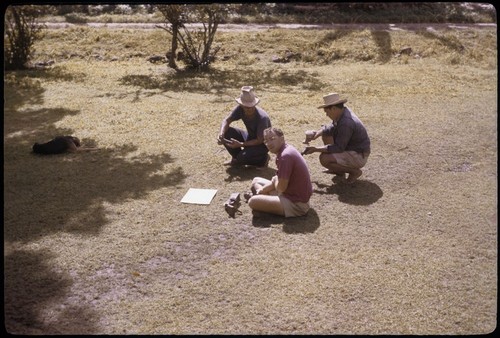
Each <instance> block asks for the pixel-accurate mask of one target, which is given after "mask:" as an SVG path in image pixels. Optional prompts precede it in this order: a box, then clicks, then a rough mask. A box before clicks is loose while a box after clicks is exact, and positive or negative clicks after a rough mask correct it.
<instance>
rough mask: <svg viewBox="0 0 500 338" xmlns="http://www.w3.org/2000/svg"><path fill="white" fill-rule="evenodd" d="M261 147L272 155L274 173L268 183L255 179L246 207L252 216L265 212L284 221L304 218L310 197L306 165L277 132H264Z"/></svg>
mask: <svg viewBox="0 0 500 338" xmlns="http://www.w3.org/2000/svg"><path fill="white" fill-rule="evenodd" d="M264 144H265V145H266V146H267V148H268V149H269V151H270V152H271V153H273V154H276V166H277V168H278V171H277V173H276V175H275V176H273V178H272V179H271V180H268V179H265V178H262V177H255V178H254V179H253V181H252V187H251V189H252V193H251V194H250V195H251V196H245V197H250V199H249V200H248V205H249V206H250V208H251V209H252V211H253V213H254V215H256V216H257V215H258V214H259V212H266V213H271V214H276V215H281V216H285V217H296V216H302V215H305V214H306V213H307V212H308V211H309V208H310V207H309V198H310V197H311V195H312V184H311V177H310V175H309V168H308V167H307V164H306V161H305V160H304V158H303V157H302V155H301V154H300V153H299V151H298V150H297V149H295V148H294V147H293V146H291V145H289V144H287V143H286V142H285V137H284V135H283V132H282V131H281V130H280V129H278V128H267V129H265V130H264Z"/></svg>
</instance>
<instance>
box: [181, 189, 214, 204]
mask: <svg viewBox="0 0 500 338" xmlns="http://www.w3.org/2000/svg"><path fill="white" fill-rule="evenodd" d="M216 193H217V189H194V188H189V190H188V192H187V193H186V195H184V197H183V198H182V200H181V203H191V204H210V202H211V201H212V199H213V198H214V196H215V194H216Z"/></svg>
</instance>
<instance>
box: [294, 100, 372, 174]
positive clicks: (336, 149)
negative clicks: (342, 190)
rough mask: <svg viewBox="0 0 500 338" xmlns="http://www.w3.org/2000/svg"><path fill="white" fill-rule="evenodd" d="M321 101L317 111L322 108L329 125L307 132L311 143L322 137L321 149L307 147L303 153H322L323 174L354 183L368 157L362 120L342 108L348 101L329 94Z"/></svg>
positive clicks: (320, 158) (346, 108) (368, 142)
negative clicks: (309, 133) (309, 134)
mask: <svg viewBox="0 0 500 338" xmlns="http://www.w3.org/2000/svg"><path fill="white" fill-rule="evenodd" d="M323 101H324V103H323V104H322V105H321V106H319V107H318V109H320V108H323V110H324V111H325V113H326V116H328V117H329V118H330V119H331V120H332V123H331V124H330V125H327V126H323V127H322V128H321V129H319V130H316V131H309V132H311V134H312V136H311V138H312V140H315V139H316V138H318V137H320V136H321V138H322V140H323V144H324V146H320V147H314V146H307V147H306V148H305V150H304V151H303V153H302V154H304V155H307V154H312V153H315V152H319V153H321V154H320V155H319V161H320V163H321V165H322V166H323V167H325V168H326V170H325V171H324V172H327V173H332V174H336V175H338V176H340V178H341V179H345V174H346V173H348V174H349V177H348V178H347V183H353V182H355V181H356V180H357V179H358V178H359V177H360V176H361V174H362V173H363V172H362V171H361V168H362V167H364V166H365V164H366V161H367V160H368V156H369V155H370V138H369V137H368V133H367V132H366V128H365V126H364V125H363V123H362V122H361V120H360V119H359V118H358V117H357V116H356V115H355V114H354V113H353V112H352V111H351V110H350V109H349V108H348V107H346V106H344V103H346V102H347V99H341V98H340V96H339V94H337V93H330V94H328V95H325V96H323ZM307 133H308V132H306V134H307Z"/></svg>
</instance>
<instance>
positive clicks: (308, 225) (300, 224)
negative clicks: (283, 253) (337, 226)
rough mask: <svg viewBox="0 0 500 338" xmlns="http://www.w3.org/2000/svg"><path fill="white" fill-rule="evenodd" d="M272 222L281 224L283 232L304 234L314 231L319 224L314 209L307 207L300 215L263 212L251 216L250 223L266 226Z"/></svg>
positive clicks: (260, 226)
mask: <svg viewBox="0 0 500 338" xmlns="http://www.w3.org/2000/svg"><path fill="white" fill-rule="evenodd" d="M272 224H283V232H285V233H287V234H306V233H313V232H315V231H316V230H317V229H318V228H319V225H320V221H319V216H318V213H317V212H316V210H314V209H313V208H311V209H309V211H308V212H307V214H306V215H304V216H300V217H283V216H278V215H273V214H263V215H262V216H260V217H253V218H252V225H253V226H255V227H259V228H268V227H270V226H271V225H272Z"/></svg>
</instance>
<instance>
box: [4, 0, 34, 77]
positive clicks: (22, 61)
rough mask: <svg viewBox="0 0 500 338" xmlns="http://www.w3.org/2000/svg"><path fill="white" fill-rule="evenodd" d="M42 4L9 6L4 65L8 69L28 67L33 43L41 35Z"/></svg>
mask: <svg viewBox="0 0 500 338" xmlns="http://www.w3.org/2000/svg"><path fill="white" fill-rule="evenodd" d="M43 10H44V9H43V8H41V6H34V5H25V6H9V7H7V9H6V11H5V20H4V67H5V69H7V70H12V69H23V68H27V65H28V62H29V61H30V57H31V55H32V54H33V53H34V48H33V44H34V43H35V41H36V40H37V39H39V38H40V37H41V30H42V29H43V26H42V25H39V24H37V22H36V21H37V18H38V17H39V16H40V15H41V14H43V13H42V12H43Z"/></svg>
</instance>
